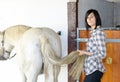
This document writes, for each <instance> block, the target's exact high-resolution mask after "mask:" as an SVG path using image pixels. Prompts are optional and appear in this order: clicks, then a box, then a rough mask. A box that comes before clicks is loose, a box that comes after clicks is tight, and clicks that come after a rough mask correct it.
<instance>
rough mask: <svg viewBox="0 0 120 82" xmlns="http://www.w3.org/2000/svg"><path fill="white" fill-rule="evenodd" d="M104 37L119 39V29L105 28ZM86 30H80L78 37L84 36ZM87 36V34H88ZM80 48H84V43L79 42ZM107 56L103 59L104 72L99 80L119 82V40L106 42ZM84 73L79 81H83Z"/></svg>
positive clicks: (85, 35)
mask: <svg viewBox="0 0 120 82" xmlns="http://www.w3.org/2000/svg"><path fill="white" fill-rule="evenodd" d="M105 33H106V38H107V39H108V38H110V39H120V31H119V30H105ZM87 34H88V32H86V31H85V30H81V31H80V38H86V37H87ZM88 37H89V35H88ZM79 46H80V49H86V43H85V42H80V44H79ZM106 52H107V56H106V58H105V59H104V60H103V63H104V65H105V67H106V72H105V73H104V75H103V78H102V81H101V82H120V76H119V75H120V70H119V69H120V42H107V43H106ZM84 77H85V75H84V74H82V76H81V77H80V82H83V79H84Z"/></svg>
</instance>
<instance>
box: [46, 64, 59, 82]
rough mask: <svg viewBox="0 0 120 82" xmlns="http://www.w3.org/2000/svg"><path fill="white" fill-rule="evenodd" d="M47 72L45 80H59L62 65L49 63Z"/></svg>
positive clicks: (48, 81) (50, 81)
mask: <svg viewBox="0 0 120 82" xmlns="http://www.w3.org/2000/svg"><path fill="white" fill-rule="evenodd" d="M48 67H49V68H48V70H46V72H45V82H58V75H59V72H60V66H54V65H49V66H48Z"/></svg>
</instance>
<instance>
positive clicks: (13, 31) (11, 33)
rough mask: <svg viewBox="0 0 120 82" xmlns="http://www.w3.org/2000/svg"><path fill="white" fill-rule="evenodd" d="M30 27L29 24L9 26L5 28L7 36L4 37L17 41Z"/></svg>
mask: <svg viewBox="0 0 120 82" xmlns="http://www.w3.org/2000/svg"><path fill="white" fill-rule="evenodd" d="M30 28H31V27H30V26H26V25H14V26H10V27H8V28H7V29H6V30H5V36H6V37H8V38H6V39H7V40H9V39H10V40H13V41H14V42H15V41H18V40H19V39H20V37H21V36H22V35H23V34H24V32H25V31H27V30H28V29H30ZM11 38H12V39H11Z"/></svg>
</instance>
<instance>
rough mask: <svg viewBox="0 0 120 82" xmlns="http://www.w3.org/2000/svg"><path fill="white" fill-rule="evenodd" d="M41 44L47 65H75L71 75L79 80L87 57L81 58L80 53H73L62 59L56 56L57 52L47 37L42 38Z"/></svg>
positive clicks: (42, 36) (70, 72)
mask: <svg viewBox="0 0 120 82" xmlns="http://www.w3.org/2000/svg"><path fill="white" fill-rule="evenodd" d="M40 43H41V52H42V54H43V57H44V62H45V65H49V64H52V65H53V64H54V65H62V64H71V63H74V64H73V65H72V67H71V69H70V71H69V75H70V76H72V77H73V78H74V79H79V77H80V74H81V72H82V69H83V64H84V60H85V57H86V56H85V55H82V56H80V55H79V54H80V53H79V51H72V52H71V53H70V54H69V55H67V56H65V57H63V58H60V57H58V56H57V55H56V52H55V51H54V49H53V48H52V46H51V44H50V42H49V40H48V39H47V37H46V36H44V35H41V36H40ZM45 68H47V66H45Z"/></svg>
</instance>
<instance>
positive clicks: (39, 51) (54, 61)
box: [0, 25, 84, 82]
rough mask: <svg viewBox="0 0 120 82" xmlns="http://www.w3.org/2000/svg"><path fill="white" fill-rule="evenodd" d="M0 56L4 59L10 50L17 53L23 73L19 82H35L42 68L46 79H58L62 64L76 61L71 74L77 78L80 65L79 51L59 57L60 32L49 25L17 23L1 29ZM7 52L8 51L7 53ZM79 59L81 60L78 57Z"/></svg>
mask: <svg viewBox="0 0 120 82" xmlns="http://www.w3.org/2000/svg"><path fill="white" fill-rule="evenodd" d="M0 41H1V45H0V55H1V57H2V58H5V59H7V58H8V57H9V55H10V53H11V55H12V56H13V55H14V54H16V57H17V60H18V65H19V68H20V71H21V74H22V82H37V78H38V75H39V74H40V73H42V72H43V71H44V74H45V82H58V75H59V72H60V65H61V64H70V63H73V62H75V61H76V62H75V64H74V65H73V67H72V69H73V70H71V73H70V75H73V77H75V79H78V78H79V75H80V73H81V70H82V69H81V70H79V68H82V67H83V64H81V65H80V62H81V61H82V62H84V58H82V57H78V56H79V55H78V54H79V52H78V51H75V52H72V53H70V55H69V56H67V57H65V58H62V59H61V55H62V51H61V40H60V37H59V35H58V34H57V33H56V32H55V31H53V30H52V29H50V28H31V27H29V26H25V25H16V26H12V27H10V28H8V29H7V30H5V31H4V32H0ZM8 52H9V53H8ZM6 54H7V55H6ZM81 58H82V59H81ZM76 68H77V70H74V69H76Z"/></svg>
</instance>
